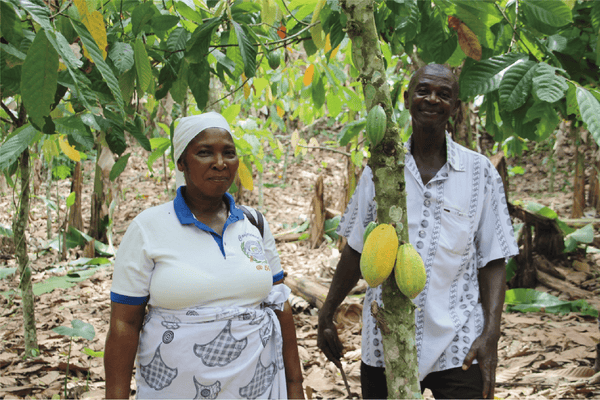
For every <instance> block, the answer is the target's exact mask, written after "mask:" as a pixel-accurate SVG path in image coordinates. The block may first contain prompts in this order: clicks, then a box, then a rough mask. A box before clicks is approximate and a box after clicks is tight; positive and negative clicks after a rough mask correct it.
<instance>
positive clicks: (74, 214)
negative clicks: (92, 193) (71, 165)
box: [69, 161, 83, 231]
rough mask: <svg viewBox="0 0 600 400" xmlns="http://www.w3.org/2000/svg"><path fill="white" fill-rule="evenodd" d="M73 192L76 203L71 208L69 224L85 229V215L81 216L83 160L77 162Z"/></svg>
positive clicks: (72, 184)
mask: <svg viewBox="0 0 600 400" xmlns="http://www.w3.org/2000/svg"><path fill="white" fill-rule="evenodd" d="M71 192H75V203H73V205H72V206H71V207H70V208H69V226H72V227H73V228H75V229H78V230H80V231H81V230H83V217H82V216H81V196H82V193H83V174H82V172H81V161H79V162H77V163H76V164H75V170H74V171H73V178H72V182H71Z"/></svg>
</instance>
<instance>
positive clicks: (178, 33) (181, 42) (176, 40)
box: [167, 27, 189, 56]
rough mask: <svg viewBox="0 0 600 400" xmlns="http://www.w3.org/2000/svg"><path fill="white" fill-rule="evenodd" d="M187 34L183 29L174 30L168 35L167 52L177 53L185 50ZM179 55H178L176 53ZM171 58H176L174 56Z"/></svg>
mask: <svg viewBox="0 0 600 400" xmlns="http://www.w3.org/2000/svg"><path fill="white" fill-rule="evenodd" d="M188 37H189V34H188V32H187V31H186V30H185V28H181V27H179V28H175V29H174V30H173V32H171V34H170V35H169V37H168V39H167V50H169V51H173V52H175V51H179V52H181V50H185V46H186V44H187V41H188ZM176 54H179V53H176ZM173 56H176V55H175V54H174V55H173Z"/></svg>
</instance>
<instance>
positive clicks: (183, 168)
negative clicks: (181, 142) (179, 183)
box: [177, 152, 185, 172]
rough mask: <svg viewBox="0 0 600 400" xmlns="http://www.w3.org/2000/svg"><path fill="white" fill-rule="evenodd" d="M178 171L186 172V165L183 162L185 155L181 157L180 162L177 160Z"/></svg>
mask: <svg viewBox="0 0 600 400" xmlns="http://www.w3.org/2000/svg"><path fill="white" fill-rule="evenodd" d="M184 153H185V152H184ZM177 169H178V170H179V171H181V172H183V171H184V170H185V164H184V162H183V155H182V157H179V160H177Z"/></svg>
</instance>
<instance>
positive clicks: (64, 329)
mask: <svg viewBox="0 0 600 400" xmlns="http://www.w3.org/2000/svg"><path fill="white" fill-rule="evenodd" d="M71 326H73V328H69V327H68V326H57V327H56V328H52V330H53V331H54V332H56V333H58V334H59V335H63V336H69V337H71V338H73V337H82V338H84V339H87V340H94V337H95V336H96V331H95V330H94V326H93V325H92V324H88V323H87V322H83V321H81V320H78V319H75V320H73V321H71Z"/></svg>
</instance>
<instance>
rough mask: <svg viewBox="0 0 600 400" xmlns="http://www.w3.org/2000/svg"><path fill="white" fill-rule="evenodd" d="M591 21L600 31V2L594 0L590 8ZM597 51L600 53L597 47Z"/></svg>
mask: <svg viewBox="0 0 600 400" xmlns="http://www.w3.org/2000/svg"><path fill="white" fill-rule="evenodd" d="M590 21H591V23H592V26H593V27H594V30H595V31H600V2H598V1H594V2H593V5H592V8H591V9H590ZM596 53H600V51H598V48H596Z"/></svg>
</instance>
